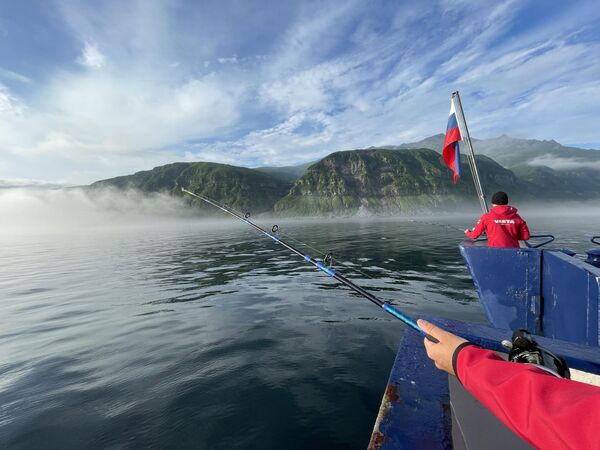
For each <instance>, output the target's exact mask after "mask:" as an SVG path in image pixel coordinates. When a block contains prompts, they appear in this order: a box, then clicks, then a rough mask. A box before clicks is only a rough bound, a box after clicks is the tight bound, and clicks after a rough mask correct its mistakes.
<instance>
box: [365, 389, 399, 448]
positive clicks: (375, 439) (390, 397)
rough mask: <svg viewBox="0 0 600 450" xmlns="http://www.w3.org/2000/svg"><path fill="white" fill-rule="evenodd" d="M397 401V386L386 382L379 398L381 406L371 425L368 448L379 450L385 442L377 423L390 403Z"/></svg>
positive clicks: (384, 414)
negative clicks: (371, 430) (373, 423)
mask: <svg viewBox="0 0 600 450" xmlns="http://www.w3.org/2000/svg"><path fill="white" fill-rule="evenodd" d="M399 402H400V395H399V394H398V388H397V387H396V386H395V385H393V384H388V385H387V386H386V388H385V392H384V394H383V399H382V400H381V406H380V407H379V413H378V414H377V419H376V420H375V426H374V427H373V434H371V441H370V442H369V447H368V450H379V449H380V448H381V446H382V445H383V443H384V442H385V436H384V435H383V433H382V432H381V431H379V425H380V424H381V421H382V420H383V419H384V418H385V416H386V415H387V413H388V411H389V410H390V408H391V407H392V403H399Z"/></svg>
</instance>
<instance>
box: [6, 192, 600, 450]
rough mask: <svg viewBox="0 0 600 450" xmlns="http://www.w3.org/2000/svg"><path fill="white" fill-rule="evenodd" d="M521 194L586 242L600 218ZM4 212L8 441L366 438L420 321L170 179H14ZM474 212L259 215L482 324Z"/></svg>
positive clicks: (431, 308)
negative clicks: (31, 185) (126, 184)
mask: <svg viewBox="0 0 600 450" xmlns="http://www.w3.org/2000/svg"><path fill="white" fill-rule="evenodd" d="M517 206H518V205H517ZM520 210H521V212H522V215H523V217H524V218H525V219H526V220H528V222H529V224H530V228H531V229H532V232H533V234H540V233H544V234H545V233H553V234H555V235H556V236H557V242H556V246H557V247H571V248H574V249H575V250H577V251H578V252H579V253H580V254H581V252H582V251H583V250H585V249H586V248H589V247H591V246H592V244H591V243H589V237H590V236H591V235H593V234H600V229H599V228H600V227H599V225H598V224H599V223H600V221H598V220H597V219H596V218H590V216H582V215H581V214H580V213H578V214H571V215H567V214H565V213H564V211H562V212H561V213H559V212H558V211H554V212H550V211H544V208H540V211H537V212H535V211H533V210H531V209H530V208H529V209H528V208H527V207H522V208H520ZM0 211H2V215H1V219H0V220H1V223H0V226H1V227H2V231H3V233H2V235H1V236H0V246H1V247H0V248H2V251H1V252H0V264H1V266H2V271H1V272H0V293H1V294H2V295H0V307H1V308H2V314H1V315H0V447H3V448H141V447H143V448H165V447H192V448H211V449H221V448H222V449H231V448H245V449H263V448H290V449H295V448H297V449H305V448H328V447H329V448H330V447H335V448H350V449H351V448H356V449H363V448H365V447H366V445H367V443H368V440H369V436H370V433H371V430H372V427H373V423H374V420H375V417H376V415H377V411H378V408H379V403H380V400H381V396H382V394H383V390H384V388H385V385H386V382H387V378H388V375H389V370H390V368H391V365H392V362H393V359H394V355H395V351H396V347H397V345H398V342H399V340H400V338H401V336H402V334H403V333H404V332H412V331H410V330H409V331H407V330H406V328H405V326H404V325H403V324H401V323H400V322H399V321H396V320H394V319H393V318H391V317H390V316H389V315H387V314H385V313H384V312H383V311H380V310H379V309H377V308H376V307H375V306H373V305H372V304H371V303H369V302H368V301H366V300H364V299H362V298H359V297H357V296H355V295H353V294H352V293H350V292H349V291H348V290H346V289H344V288H340V287H339V286H337V284H336V283H334V282H333V281H332V280H331V279H330V278H328V277H327V276H325V275H323V274H322V273H319V272H316V271H315V270H314V268H312V267H311V266H309V265H306V264H305V263H304V262H303V261H302V260H301V259H299V258H298V257H296V256H294V255H291V254H290V253H289V252H288V251H286V250H285V249H283V248H282V247H281V246H278V245H277V244H274V243H273V242H270V241H269V240H267V239H265V238H262V237H260V236H259V235H258V234H257V233H255V232H254V231H253V230H252V229H250V228H249V227H247V226H246V225H244V224H243V223H238V222H236V221H234V220H233V219H231V220H229V219H226V218H224V220H220V221H215V220H210V221H202V220H199V219H198V216H197V215H196V214H195V212H194V211H193V210H190V209H189V208H187V207H185V206H184V205H183V203H182V202H181V201H180V200H177V199H174V198H171V197H167V196H162V195H155V196H152V197H148V198H145V197H140V196H138V195H137V194H135V193H133V192H130V193H126V194H118V195H117V194H116V193H110V192H102V193H100V194H96V196H95V197H94V198H90V196H89V195H88V194H86V193H85V192H84V191H82V190H80V189H61V190H48V191H41V190H27V189H16V190H0ZM581 212H584V209H582V210H581ZM585 212H587V213H589V212H590V211H588V210H585ZM476 217H477V214H471V215H469V216H468V217H461V216H452V217H435V216H433V215H432V216H427V217H420V218H417V217H412V218H396V219H393V218H388V219H364V220H358V219H343V220H318V219H310V220H288V221H277V220H275V219H272V218H269V219H266V218H260V217H259V218H257V219H256V220H257V222H258V223H259V224H261V225H265V226H268V227H269V228H270V227H271V225H272V224H273V223H278V225H279V226H280V229H281V231H282V237H286V236H288V237H289V238H290V240H291V242H292V243H294V244H295V245H297V246H298V247H299V248H302V249H303V250H305V251H306V252H308V253H310V254H312V255H313V256H321V255H320V254H319V252H320V251H322V252H333V254H334V255H335V256H336V262H335V266H336V269H337V270H339V271H341V272H342V273H344V274H346V275H348V276H349V277H350V278H352V279H353V280H354V281H356V282H357V283H359V284H361V285H363V286H364V287H366V288H368V289H370V290H372V291H373V292H376V293H377V295H379V296H380V297H381V298H383V299H385V300H390V301H392V302H393V303H394V304H396V305H397V306H398V307H399V308H401V309H402V310H403V311H406V312H407V313H408V314H411V315H413V316H415V317H419V316H422V315H441V316H445V317H451V318H455V319H462V320H468V321H475V322H485V316H484V313H483V311H482V308H481V306H480V304H479V303H478V301H477V298H476V294H475V292H474V289H473V284H472V281H471V279H470V276H469V274H468V271H467V269H466V267H465V266H464V264H463V261H462V259H461V257H460V255H459V252H458V248H457V244H458V242H459V241H460V240H461V239H462V232H461V230H462V229H463V228H466V227H467V226H472V225H473V223H474V221H475V219H476ZM24 229H26V230H25V231H26V232H24ZM302 243H305V244H308V245H309V246H310V247H307V246H305V245H303V244H302Z"/></svg>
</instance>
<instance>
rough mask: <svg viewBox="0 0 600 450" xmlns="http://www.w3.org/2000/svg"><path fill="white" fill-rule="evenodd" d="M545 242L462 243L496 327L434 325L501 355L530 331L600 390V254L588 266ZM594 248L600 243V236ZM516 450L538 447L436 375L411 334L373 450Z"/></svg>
mask: <svg viewBox="0 0 600 450" xmlns="http://www.w3.org/2000/svg"><path fill="white" fill-rule="evenodd" d="M537 237H538V238H547V239H545V240H544V241H543V242H542V243H540V244H535V245H533V244H530V243H525V244H524V245H523V246H522V247H521V248H517V249H512V248H500V249H499V248H488V247H487V245H486V242H485V240H484V239H479V240H475V241H472V240H465V241H463V242H461V243H460V244H459V249H460V252H461V254H462V256H463V258H464V260H465V263H466V265H467V267H468V268H469V271H470V272H471V275H472V277H473V282H474V285H475V289H476V290H477V293H478V296H479V299H480V301H481V303H482V305H483V307H484V309H485V312H486V315H487V318H488V320H489V322H490V324H489V325H479V324H471V323H466V322H460V321H455V320H448V319H442V318H435V317H429V318H427V319H428V320H429V321H430V322H432V323H435V324H436V325H438V326H440V327H442V328H444V329H446V330H448V331H450V332H452V333H454V334H457V335H460V336H462V337H464V338H466V339H468V340H469V341H471V342H473V343H475V344H477V345H480V346H482V347H484V348H488V349H490V350H494V351H496V352H499V353H501V354H506V353H507V349H506V347H505V346H503V345H502V341H504V340H510V338H511V336H512V333H513V331H512V330H515V329H519V328H525V329H528V330H529V331H531V332H532V333H534V334H535V335H536V336H535V340H536V341H537V342H538V343H539V345H540V346H541V347H543V348H545V349H547V350H549V351H551V352H553V353H554V354H557V355H560V356H562V357H563V358H564V359H565V361H566V362H567V364H568V365H569V367H570V369H571V373H572V379H577V380H579V381H585V382H591V383H594V384H599V383H598V380H600V377H598V376H599V375H600V348H599V327H598V317H599V305H600V247H597V248H593V249H591V250H589V251H588V252H587V257H586V259H585V260H582V259H580V258H578V257H577V255H575V253H574V252H572V251H571V250H568V249H545V248H542V247H543V246H545V245H546V244H548V243H550V242H552V241H553V240H554V237H553V236H550V235H548V236H537ZM592 242H593V243H594V244H598V245H600V236H594V237H593V238H592ZM499 268H500V269H501V270H499ZM491 436H493V439H490V437H491ZM507 448H510V449H526V448H531V447H530V446H529V445H528V444H527V443H526V442H525V441H523V440H522V439H520V438H519V437H518V436H517V435H515V434H514V433H513V432H512V431H511V430H509V429H508V428H507V427H506V426H505V425H504V424H502V423H501V422H500V421H499V420H498V419H497V418H496V417H494V416H493V415H492V414H491V413H490V412H489V411H488V410H487V409H486V408H484V407H483V405H481V404H480V403H479V402H478V401H477V400H476V399H475V398H474V397H473V396H472V395H471V394H470V393H469V392H468V391H466V389H465V388H463V387H462V385H461V384H460V383H459V382H458V380H457V379H456V378H455V377H453V376H449V375H447V374H446V373H445V372H442V371H440V370H438V369H436V368H435V366H434V364H433V363H432V361H431V360H430V359H429V358H428V357H427V355H426V353H425V350H424V347H423V338H422V336H420V335H418V334H417V333H412V332H406V333H405V334H404V336H403V338H402V340H401V342H400V345H399V347H398V351H397V353H396V358H395V361H394V365H393V367H392V370H391V373H390V376H389V380H388V383H387V386H386V389H385V392H384V394H383V399H382V402H381V406H380V409H379V413H378V415H377V419H376V421H375V425H374V429H373V433H372V435H371V440H370V443H369V449H371V450H375V449H377V450H391V449H492V450H494V449H507Z"/></svg>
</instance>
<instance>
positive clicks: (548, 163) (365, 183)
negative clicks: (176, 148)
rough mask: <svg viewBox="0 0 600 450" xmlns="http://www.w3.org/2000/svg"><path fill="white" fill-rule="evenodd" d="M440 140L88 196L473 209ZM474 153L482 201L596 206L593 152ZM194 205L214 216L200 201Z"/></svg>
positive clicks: (174, 174) (196, 168)
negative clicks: (187, 195)
mask: <svg viewBox="0 0 600 450" xmlns="http://www.w3.org/2000/svg"><path fill="white" fill-rule="evenodd" d="M443 138H444V136H443V135H441V134H440V135H435V136H431V137H429V138H427V139H424V140H423V141H420V142H417V143H412V144H403V145H399V146H388V147H385V148H369V149H366V150H350V151H341V152H335V153H332V154H330V155H329V156H327V157H325V158H323V159H322V160H320V161H318V162H315V163H314V164H303V165H298V166H287V167H259V168H256V169H247V168H243V167H236V166H230V165H225V164H215V163H204V162H198V163H174V164H168V165H165V166H161V167H156V168H154V169H152V170H147V171H143V172H137V173H135V174H133V175H129V176H123V177H117V178H112V179H109V180H103V181H98V182H96V183H94V184H92V185H91V187H90V189H91V190H94V189H98V188H102V187H113V188H118V189H126V188H134V189H139V190H141V191H144V192H166V193H170V194H172V195H182V194H181V191H180V187H187V188H189V189H191V190H194V191H196V192H198V193H201V194H203V195H206V196H208V197H211V198H214V199H215V200H217V201H219V202H222V203H225V204H227V205H229V206H231V207H233V208H235V209H238V210H240V211H250V212H252V213H261V212H275V213H277V214H280V215H285V216H300V215H337V214H341V215H354V214H358V215H367V214H398V213H415V212H425V211H431V210H436V211H440V210H448V209H452V208H455V207H456V206H457V205H459V204H462V203H467V204H473V202H474V199H475V193H474V187H473V182H472V178H471V174H470V170H469V166H468V164H467V161H468V159H467V158H466V157H463V165H462V171H463V172H462V177H461V180H460V181H459V182H458V184H456V185H454V184H453V182H452V174H451V172H450V170H449V169H448V168H447V167H446V166H445V165H444V163H443V161H442V159H441V155H440V149H441V147H442V142H443ZM474 145H475V150H476V152H477V165H478V169H479V173H480V177H481V181H482V184H483V187H484V190H485V192H486V193H487V195H488V196H489V195H490V194H491V193H492V192H494V191H496V190H506V191H508V192H509V193H510V197H511V199H512V200H516V201H522V200H528V199H539V198H552V199H553V200H586V199H592V198H599V197H600V177H599V176H598V175H599V172H600V151H598V152H597V151H593V150H583V149H576V148H571V147H564V146H561V145H560V144H558V143H556V142H554V141H536V140H527V139H514V138H509V137H506V136H501V137H499V138H495V139H487V140H485V139H484V140H475V141H474ZM415 146H422V148H414V147H415ZM486 153H487V154H488V155H494V159H492V158H490V157H489V156H486V155H485V154H486ZM496 158H498V159H499V160H501V161H504V164H503V165H500V164H499V163H498V162H496ZM503 166H504V167H503ZM196 203H197V202H196ZM198 206H201V207H202V208H204V209H205V210H206V211H209V210H210V212H211V213H214V212H215V211H214V209H212V208H209V207H208V208H207V205H205V204H203V203H202V202H200V203H199V204H198Z"/></svg>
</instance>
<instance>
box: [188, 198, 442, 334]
mask: <svg viewBox="0 0 600 450" xmlns="http://www.w3.org/2000/svg"><path fill="white" fill-rule="evenodd" d="M181 191H182V192H184V193H186V194H188V195H191V196H192V197H195V198H198V199H200V200H202V201H204V202H206V203H208V204H210V205H212V206H214V207H215V208H218V209H220V210H221V211H223V212H225V213H227V214H230V215H232V216H234V217H236V218H238V219H240V220H241V221H242V222H245V223H247V224H248V225H250V226H251V227H252V228H254V229H255V230H257V231H259V232H260V233H262V234H264V235H265V236H266V237H268V238H269V239H271V240H273V241H274V242H275V243H278V244H281V245H283V246H284V247H285V248H287V249H288V250H290V251H291V252H293V253H295V254H296V255H298V256H299V257H301V258H302V259H304V261H306V262H308V263H310V264H312V265H313V266H315V267H316V268H317V269H318V270H321V271H322V272H325V273H326V274H327V275H329V276H330V277H332V278H335V279H336V280H337V281H339V282H340V283H342V284H343V285H344V286H346V287H348V288H350V289H352V290H353V291H354V292H356V293H357V294H360V295H361V296H363V297H364V298H366V299H367V300H369V301H371V302H372V303H375V304H376V305H377V306H379V307H380V308H382V309H383V310H385V311H386V312H388V313H389V314H391V315H392V316H394V317H395V318H396V319H399V320H401V321H402V322H404V323H405V324H406V325H408V326H409V327H411V328H413V329H414V330H416V331H418V332H419V333H421V334H422V335H423V336H425V338H427V339H428V340H429V341H431V342H433V343H436V344H437V343H438V342H439V341H438V340H437V339H436V338H434V337H433V336H431V335H430V334H428V333H426V332H425V331H423V330H422V329H421V328H420V327H419V326H418V325H417V323H416V322H415V321H414V320H413V319H411V318H410V317H408V316H407V315H405V314H404V313H402V312H401V311H399V310H398V309H396V308H394V307H393V306H392V305H390V304H389V303H387V302H384V301H383V300H380V299H379V298H377V297H376V296H375V295H373V294H371V293H370V292H368V291H367V290H365V289H363V288H362V287H360V286H358V285H357V284H355V283H353V282H352V281H350V280H349V279H348V278H346V277H345V276H343V275H342V274H340V273H339V272H336V271H335V270H334V269H333V268H332V267H328V266H326V265H325V264H323V262H322V261H318V260H316V259H315V258H313V257H312V256H310V255H307V254H305V253H302V252H301V251H300V250H298V249H297V248H295V247H293V246H291V245H290V244H288V243H287V242H284V241H282V240H281V239H280V238H279V236H277V235H276V234H275V233H276V232H277V229H278V227H277V225H274V226H273V228H272V229H271V233H269V232H268V231H267V230H265V229H263V228H261V227H260V226H258V225H256V224H255V223H254V222H252V221H251V220H249V219H248V218H249V217H250V215H249V214H245V215H243V216H242V215H241V214H238V213H237V212H235V211H233V210H232V209H231V208H229V207H227V206H225V205H220V204H219V203H217V202H215V201H213V200H211V199H210V198H208V197H205V196H203V195H199V194H195V193H194V192H190V191H188V190H187V189H184V188H181Z"/></svg>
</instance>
